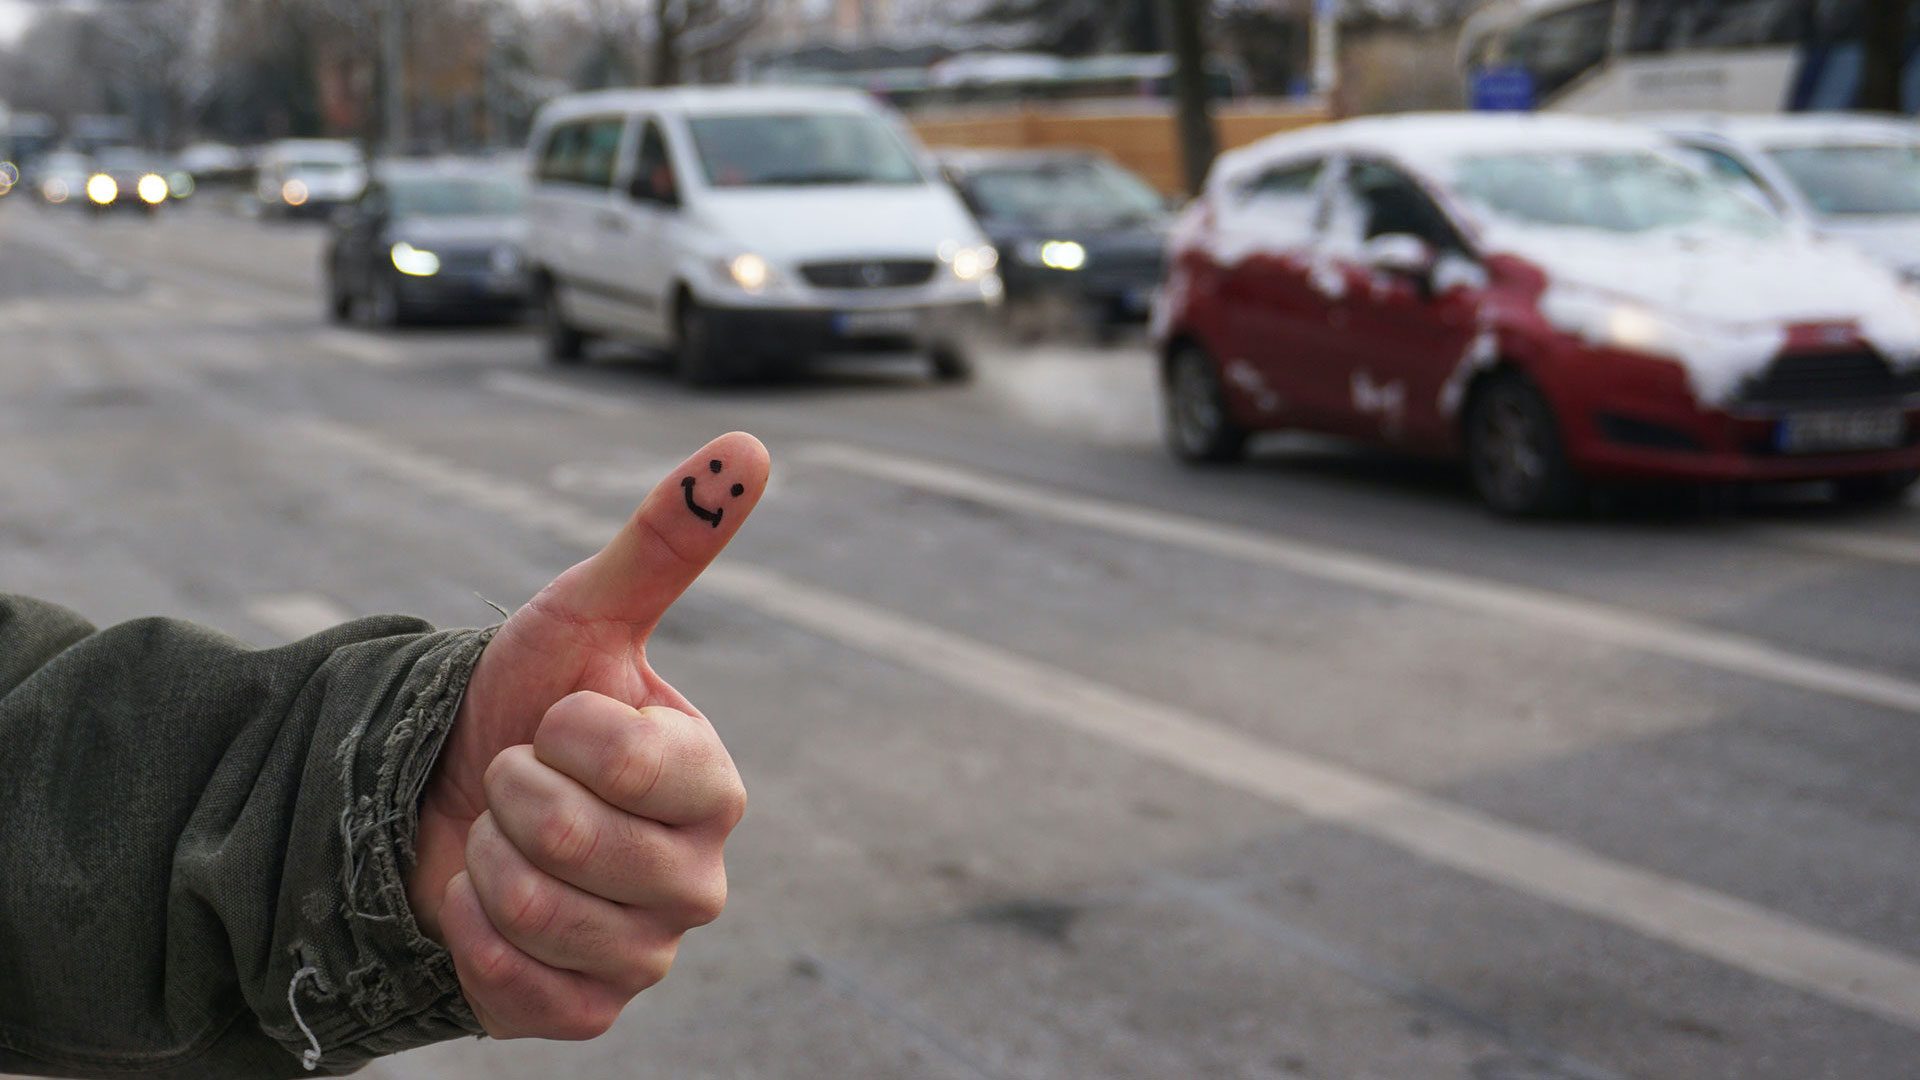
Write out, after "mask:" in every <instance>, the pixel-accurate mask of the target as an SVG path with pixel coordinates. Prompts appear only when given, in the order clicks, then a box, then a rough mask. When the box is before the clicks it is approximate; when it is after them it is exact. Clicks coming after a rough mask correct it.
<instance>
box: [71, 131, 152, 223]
mask: <svg viewBox="0 0 1920 1080" xmlns="http://www.w3.org/2000/svg"><path fill="white" fill-rule="evenodd" d="M84 190H85V194H86V199H87V205H88V207H89V208H90V209H92V210H93V211H94V212H95V213H105V212H107V211H109V210H140V211H143V212H145V213H148V214H151V213H153V212H155V211H156V210H158V209H160V207H161V206H162V205H164V204H165V203H166V201H167V181H166V178H165V177H164V176H162V175H161V169H160V164H159V162H157V161H155V160H154V158H153V157H152V155H149V154H147V153H146V152H144V151H142V150H137V149H134V148H133V147H127V146H112V147H108V148H106V149H104V150H101V151H99V152H98V153H96V154H94V156H93V161H92V163H91V166H90V169H89V171H88V173H87V181H86V187H85V189H84Z"/></svg>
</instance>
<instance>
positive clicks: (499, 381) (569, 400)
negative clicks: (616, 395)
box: [480, 371, 636, 416]
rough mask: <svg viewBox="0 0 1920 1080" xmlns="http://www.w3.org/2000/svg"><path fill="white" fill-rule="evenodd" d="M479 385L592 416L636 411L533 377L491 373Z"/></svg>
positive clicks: (508, 372)
mask: <svg viewBox="0 0 1920 1080" xmlns="http://www.w3.org/2000/svg"><path fill="white" fill-rule="evenodd" d="M480 385H481V386H483V387H485V388H486V389H488V390H490V391H492V392H494V393H496V394H504V395H506V396H507V397H517V398H523V399H525V400H527V401H537V402H539V403H540V404H542V405H552V406H556V407H558V408H562V409H574V410H576V411H579V412H585V413H591V414H593V415H595V416H632V415H633V414H634V412H635V411H636V408H635V406H634V405H633V404H632V403H630V402H622V401H614V400H609V399H608V398H606V397H603V396H601V395H599V394H595V393H591V392H589V391H586V390H581V389H578V388H577V387H572V386H568V385H567V384H565V383H558V382H554V381H553V380H552V379H542V378H540V377H539V376H537V375H521V374H519V373H518V372H512V371H495V372H492V373H490V374H488V375H487V376H486V377H485V378H483V379H481V380H480Z"/></svg>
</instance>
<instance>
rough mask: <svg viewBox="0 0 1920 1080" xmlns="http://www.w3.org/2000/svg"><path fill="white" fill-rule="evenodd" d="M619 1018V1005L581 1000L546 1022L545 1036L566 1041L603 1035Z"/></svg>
mask: <svg viewBox="0 0 1920 1080" xmlns="http://www.w3.org/2000/svg"><path fill="white" fill-rule="evenodd" d="M618 1019H620V1006H619V1005H617V1004H610V1003H602V1002H581V1003H579V1004H576V1005H574V1006H572V1007H570V1008H568V1009H567V1010H566V1011H565V1013H563V1014H561V1015H558V1016H554V1017H552V1018H551V1019H550V1020H549V1022H548V1027H547V1032H546V1034H547V1037H548V1038H550V1039H560V1040H564V1041H567V1042H584V1041H586V1040H588V1039H597V1038H599V1037H600V1036H602V1035H605V1034H606V1033H607V1031H608V1030H609V1029H611V1028H612V1027H613V1023H614V1021H616V1020H618Z"/></svg>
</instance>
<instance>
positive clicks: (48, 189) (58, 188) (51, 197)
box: [40, 178, 73, 206]
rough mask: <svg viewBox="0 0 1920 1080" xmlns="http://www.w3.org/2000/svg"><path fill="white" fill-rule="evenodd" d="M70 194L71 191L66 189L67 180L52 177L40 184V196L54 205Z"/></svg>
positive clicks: (63, 200) (65, 199) (64, 200)
mask: <svg viewBox="0 0 1920 1080" xmlns="http://www.w3.org/2000/svg"><path fill="white" fill-rule="evenodd" d="M71 194H73V193H72V192H71V191H68V190H67V182H66V181H65V180H61V179H58V178H54V179H50V180H47V181H46V182H45V183H42V184H41V185H40V197H41V198H43V199H45V200H47V201H48V202H50V203H53V204H55V205H56V206H57V205H59V204H60V203H63V202H66V201H67V196H69V195H71Z"/></svg>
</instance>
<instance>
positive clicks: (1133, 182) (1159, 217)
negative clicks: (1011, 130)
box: [941, 150, 1171, 328]
mask: <svg viewBox="0 0 1920 1080" xmlns="http://www.w3.org/2000/svg"><path fill="white" fill-rule="evenodd" d="M941 164H942V166H943V167H944V169H945V171H946V174H947V178H948V179H949V180H950V181H952V183H953V185H954V187H955V188H956V189H958V191H959V192H960V197H961V198H962V199H964V200H965V201H966V204H967V207H968V209H970V210H972V211H973V213H974V216H975V217H977V218H978V219H979V221H980V226H981V228H982V229H983V230H985V232H986V234H987V236H988V238H989V239H991V240H992V241H993V244H994V246H995V247H996V248H998V249H999V251H1000V275H1001V277H1002V279H1004V281H1005V282H1006V288H1007V299H1008V301H1009V302H1011V303H1015V304H1019V303H1023V302H1033V301H1048V300H1054V301H1057V300H1066V301H1067V302H1068V303H1070V304H1071V305H1072V306H1073V307H1075V308H1077V309H1078V310H1080V311H1081V312H1082V313H1083V314H1084V315H1085V316H1086V317H1088V318H1089V319H1090V320H1091V321H1092V322H1093V323H1094V325H1095V327H1096V328H1110V327H1113V326H1117V325H1122V324H1126V323H1137V322H1145V321H1146V318H1147V312H1148V309H1149V307H1151V305H1152V300H1153V290H1154V287H1155V286H1156V285H1157V284H1158V282H1159V280H1160V273H1161V268H1162V265H1163V264H1164V261H1165V259H1164V255H1163V248H1164V245H1165V242H1166V236H1167V229H1168V224H1169V221H1170V220H1171V212H1170V211H1169V210H1168V208H1167V205H1166V203H1165V201H1164V200H1163V199H1162V198H1161V196H1160V194H1159V193H1158V192H1156V191H1155V190H1154V189H1153V187H1152V186H1151V185H1149V184H1148V183H1147V182H1146V181H1145V180H1142V179H1140V177H1138V176H1136V175H1134V174H1133V173H1131V172H1128V171H1127V170H1126V169H1123V168H1121V167H1120V166H1119V165H1117V164H1115V163H1114V162H1113V161H1112V160H1110V159H1108V158H1106V157H1105V156H1103V155H1100V154H1097V153H1093V152H1091V151H1077V150H968V151H953V152H949V153H946V154H943V155H942V157H941Z"/></svg>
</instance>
